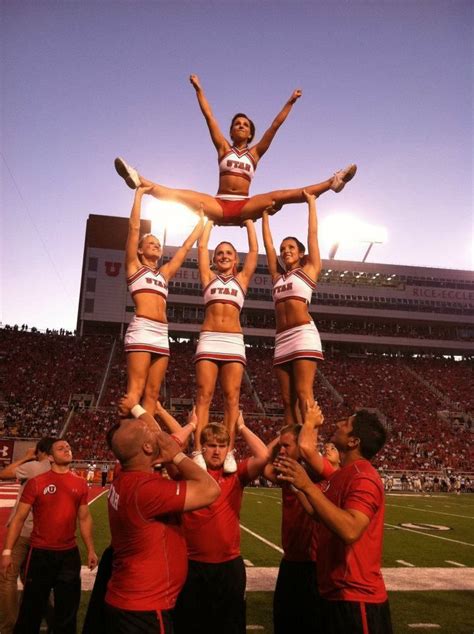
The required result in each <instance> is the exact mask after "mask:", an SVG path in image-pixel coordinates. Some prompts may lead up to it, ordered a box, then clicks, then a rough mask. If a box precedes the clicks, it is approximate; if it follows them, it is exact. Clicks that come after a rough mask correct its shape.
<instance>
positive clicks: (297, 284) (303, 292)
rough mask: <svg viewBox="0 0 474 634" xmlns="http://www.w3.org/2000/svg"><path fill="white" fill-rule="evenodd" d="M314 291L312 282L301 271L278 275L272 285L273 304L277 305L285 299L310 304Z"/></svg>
mask: <svg viewBox="0 0 474 634" xmlns="http://www.w3.org/2000/svg"><path fill="white" fill-rule="evenodd" d="M315 289H316V282H314V281H313V280H312V279H311V278H310V277H309V276H308V275H306V273H305V272H304V271H303V269H301V268H298V269H293V270H292V271H289V272H288V273H283V275H280V276H279V277H278V278H277V279H276V280H275V282H274V283H273V291H272V295H273V302H274V303H275V305H276V304H278V303H279V302H284V301H286V300H287V299H299V300H301V301H303V302H306V304H311V296H312V294H313V291H314V290H315Z"/></svg>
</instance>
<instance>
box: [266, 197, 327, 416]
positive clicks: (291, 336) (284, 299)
mask: <svg viewBox="0 0 474 634" xmlns="http://www.w3.org/2000/svg"><path fill="white" fill-rule="evenodd" d="M303 196H304V197H305V199H306V201H307V203H308V255H305V247H304V245H303V244H302V243H301V242H300V241H299V240H298V239H297V238H294V237H288V238H285V239H284V240H283V242H282V243H281V245H280V258H281V261H282V262H283V267H284V268H282V267H281V266H280V264H279V262H278V258H277V254H276V251H275V248H274V246H273V240H272V234H271V232H270V223H269V216H268V211H265V212H264V214H263V217H262V233H263V242H264V245H265V251H266V253H267V261H268V270H269V272H270V275H271V276H272V281H273V301H274V303H275V311H276V339H275V353H274V360H273V365H274V368H275V372H276V375H277V379H278V382H279V384H280V390H281V395H282V399H283V405H284V408H285V424H286V425H291V424H296V423H300V422H301V421H302V419H303V418H304V414H305V411H306V407H307V403H310V404H311V405H312V404H313V403H314V399H313V382H314V377H315V375H316V362H317V360H318V359H323V353H322V349H321V340H320V337H319V333H318V330H317V328H316V326H315V324H314V322H313V320H312V318H311V315H310V314H309V311H308V306H309V304H310V303H311V295H312V293H313V291H314V289H315V288H316V280H317V279H318V275H319V272H320V271H321V257H320V254H319V245H318V221H317V216H316V201H315V197H314V196H313V195H311V194H310V193H308V192H307V191H303Z"/></svg>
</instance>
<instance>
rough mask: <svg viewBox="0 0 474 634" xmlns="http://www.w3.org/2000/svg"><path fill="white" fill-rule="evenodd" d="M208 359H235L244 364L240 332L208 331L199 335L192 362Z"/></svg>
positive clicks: (242, 342)
mask: <svg viewBox="0 0 474 634" xmlns="http://www.w3.org/2000/svg"><path fill="white" fill-rule="evenodd" d="M203 359H207V360H209V361H223V362H229V361H235V362H237V363H243V364H244V365H246V363H247V361H246V359H245V346H244V336H243V334H242V333H240V332H209V331H207V330H206V331H204V332H201V333H200V335H199V341H198V345H197V348H196V354H195V355H194V363H196V361H202V360H203Z"/></svg>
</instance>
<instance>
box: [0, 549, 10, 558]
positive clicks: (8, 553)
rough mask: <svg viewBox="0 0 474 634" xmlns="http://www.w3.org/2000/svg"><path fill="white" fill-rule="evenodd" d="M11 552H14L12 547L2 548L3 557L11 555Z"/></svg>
mask: <svg viewBox="0 0 474 634" xmlns="http://www.w3.org/2000/svg"><path fill="white" fill-rule="evenodd" d="M11 554H12V551H11V548H5V550H2V557H3V556H5V557H6V556H7V555H11Z"/></svg>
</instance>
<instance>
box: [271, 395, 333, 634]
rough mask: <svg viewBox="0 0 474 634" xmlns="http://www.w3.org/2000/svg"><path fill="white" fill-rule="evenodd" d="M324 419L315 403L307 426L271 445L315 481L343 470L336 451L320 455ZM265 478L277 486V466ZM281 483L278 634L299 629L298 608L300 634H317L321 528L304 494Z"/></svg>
mask: <svg viewBox="0 0 474 634" xmlns="http://www.w3.org/2000/svg"><path fill="white" fill-rule="evenodd" d="M323 420H324V418H323V415H322V413H321V410H320V408H319V406H318V404H317V403H316V402H314V403H313V404H312V405H309V403H308V407H307V409H306V412H305V415H304V424H303V425H287V426H286V427H283V429H281V431H280V434H279V436H277V438H275V440H274V441H273V442H272V443H270V445H269V447H268V448H269V449H270V450H271V451H272V453H273V454H274V452H275V451H277V450H278V455H277V460H278V459H279V458H284V457H288V458H293V459H294V460H297V461H298V462H300V463H303V465H304V466H305V468H306V469H307V470H309V472H310V477H311V480H312V481H313V482H317V483H318V484H319V483H321V482H322V481H324V480H327V479H328V478H330V477H331V476H332V474H333V473H334V472H335V471H336V469H338V468H339V452H338V451H337V450H334V451H332V450H331V451H330V452H328V455H327V456H326V455H321V454H320V453H319V451H318V450H317V439H318V438H317V429H318V427H319V426H320V425H321V424H322V422H323ZM264 475H265V477H266V478H268V479H269V480H270V481H271V482H275V483H276V482H279V480H278V477H277V476H278V471H277V470H276V469H275V466H274V465H273V464H268V465H267V466H266V467H265V471H264ZM280 484H282V489H281V497H282V521H281V542H282V546H283V559H282V560H281V562H280V567H279V570H278V577H277V581H276V586H275V592H274V594H273V629H274V634H288V633H289V632H291V631H293V630H294V629H295V627H296V621H295V606H298V609H297V613H298V619H297V629H298V632H301V634H304V633H306V632H308V633H309V632H311V633H313V632H316V631H317V630H318V628H319V627H320V625H321V609H320V599H319V592H318V584H317V579H316V561H317V529H318V524H317V522H315V521H314V519H313V517H312V515H314V510H313V508H312V507H311V505H310V504H309V503H308V501H307V499H306V497H305V496H304V494H303V493H301V492H300V491H298V490H297V489H295V488H294V487H291V486H290V485H289V484H288V483H287V482H280Z"/></svg>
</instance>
